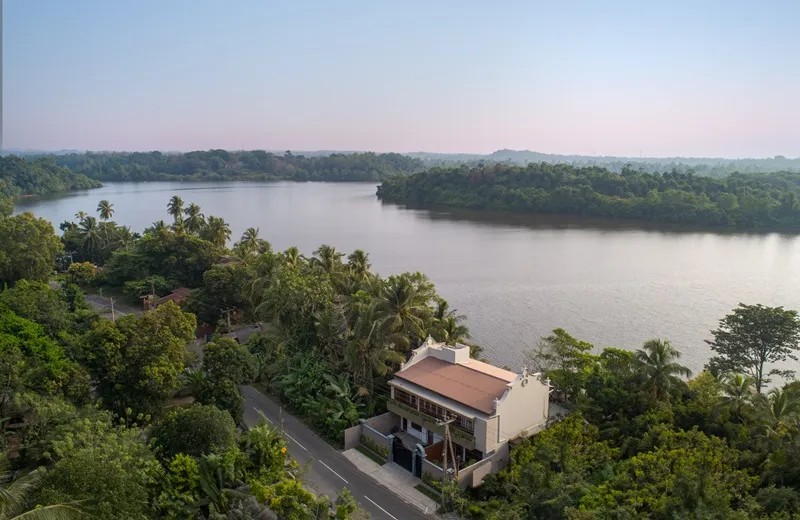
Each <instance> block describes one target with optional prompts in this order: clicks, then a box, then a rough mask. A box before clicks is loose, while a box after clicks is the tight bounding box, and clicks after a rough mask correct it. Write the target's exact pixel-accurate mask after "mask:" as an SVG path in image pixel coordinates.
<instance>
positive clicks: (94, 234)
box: [80, 217, 103, 262]
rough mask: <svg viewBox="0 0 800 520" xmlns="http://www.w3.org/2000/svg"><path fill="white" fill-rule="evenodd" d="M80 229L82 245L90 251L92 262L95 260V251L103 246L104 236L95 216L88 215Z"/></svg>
mask: <svg viewBox="0 0 800 520" xmlns="http://www.w3.org/2000/svg"><path fill="white" fill-rule="evenodd" d="M80 231H81V236H82V238H81V246H82V247H83V249H84V250H85V251H88V253H89V257H90V258H91V260H92V262H94V258H95V253H97V251H99V250H100V249H102V247H103V244H102V240H103V237H102V236H101V232H100V228H99V227H98V225H97V219H95V218H94V217H86V218H85V219H83V221H82V222H81V229H80Z"/></svg>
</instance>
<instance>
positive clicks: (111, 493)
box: [34, 430, 157, 520]
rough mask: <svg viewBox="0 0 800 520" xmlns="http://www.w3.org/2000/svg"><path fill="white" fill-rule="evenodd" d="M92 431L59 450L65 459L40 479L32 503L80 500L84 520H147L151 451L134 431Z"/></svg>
mask: <svg viewBox="0 0 800 520" xmlns="http://www.w3.org/2000/svg"><path fill="white" fill-rule="evenodd" d="M96 433H98V432H92V433H90V434H89V435H90V437H89V438H87V437H81V438H83V439H85V440H86V441H87V442H85V443H81V444H82V445H81V446H75V447H74V448H73V447H70V448H69V449H65V450H64V454H65V455H66V456H65V457H64V458H62V459H61V460H59V461H58V462H57V463H56V464H55V466H53V469H52V470H50V471H48V472H47V473H46V474H45V476H44V477H43V478H42V482H41V486H40V488H39V491H38V493H37V495H36V500H35V502H34V503H57V502H69V501H80V508H81V510H82V511H84V512H85V513H86V516H87V517H88V518H97V519H103V520H105V519H109V520H112V519H113V520H116V519H119V520H123V519H125V520H130V519H147V518H151V517H152V516H151V508H150V491H149V488H150V486H152V485H153V484H154V475H155V471H156V468H157V463H156V461H155V459H154V458H153V455H152V453H150V450H149V449H148V448H147V446H146V445H145V444H144V443H143V442H142V440H141V439H140V435H139V433H138V432H137V431H136V430H123V431H120V432H119V433H116V434H114V435H104V434H103V435H94V434H96ZM92 437H93V438H92ZM73 444H74V443H73Z"/></svg>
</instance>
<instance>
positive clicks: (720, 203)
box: [377, 163, 800, 230]
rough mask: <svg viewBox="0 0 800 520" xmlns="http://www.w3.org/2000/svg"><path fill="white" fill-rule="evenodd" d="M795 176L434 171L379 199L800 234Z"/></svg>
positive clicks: (546, 169)
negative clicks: (795, 231) (788, 231)
mask: <svg viewBox="0 0 800 520" xmlns="http://www.w3.org/2000/svg"><path fill="white" fill-rule="evenodd" d="M799 187H800V173H795V172H776V173H763V174H732V175H730V176H728V177H725V178H721V179H716V178H711V177H703V176H698V175H694V174H692V173H678V172H667V173H663V174H659V173H645V172H642V171H639V170H634V169H632V168H624V169H623V170H622V172H621V173H613V172H611V171H609V170H607V169H604V168H600V167H585V168H578V167H574V166H570V165H567V164H548V163H537V164H529V165H528V166H525V167H518V166H506V165H491V166H483V165H481V166H477V167H474V168H469V167H466V166H462V167H457V168H433V169H431V170H429V171H427V172H423V173H417V174H414V175H411V176H394V177H391V178H389V179H386V180H384V181H383V183H382V184H381V185H380V186H379V187H378V192H377V195H378V197H379V198H380V199H382V200H385V201H390V202H399V203H406V204H432V205H443V206H452V207H464V208H474V209H491V210H501V211H517V212H528V213H558V214H567V215H579V216H592V217H606V218H616V219H631V220H647V221H654V222H664V223H675V224H686V225H695V226H708V227H717V228H734V229H791V230H797V229H800V204H798V196H797V192H798V188H799Z"/></svg>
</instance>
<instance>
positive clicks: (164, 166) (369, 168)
mask: <svg viewBox="0 0 800 520" xmlns="http://www.w3.org/2000/svg"><path fill="white" fill-rule="evenodd" d="M55 160H56V161H57V162H58V164H60V165H63V166H67V167H69V168H70V169H71V170H72V171H74V172H78V173H82V174H86V175H88V176H89V177H92V178H94V179H101V180H116V181H152V180H185V179H193V180H222V179H291V180H297V181H346V182H352V181H373V180H380V179H382V178H385V177H387V176H390V175H394V174H398V173H399V174H403V173H406V174H407V173H411V172H414V171H419V170H421V169H422V161H420V160H419V159H412V158H411V157H408V156H405V155H401V154H396V153H384V154H375V153H372V152H368V153H352V154H339V153H334V154H330V155H320V156H308V157H306V156H303V155H293V154H291V153H286V154H284V155H276V154H273V153H270V152H265V151H263V150H252V151H239V152H229V151H226V150H209V151H195V152H189V153H184V154H169V155H167V154H162V153H161V152H147V153H141V152H134V153H92V152H89V153H84V154H69V155H59V156H56V157H55Z"/></svg>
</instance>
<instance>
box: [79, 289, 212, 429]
mask: <svg viewBox="0 0 800 520" xmlns="http://www.w3.org/2000/svg"><path fill="white" fill-rule="evenodd" d="M195 327H196V324H195V320H194V316H192V315H191V314H185V313H183V312H181V310H180V309H179V308H178V306H177V305H175V304H174V303H172V302H168V303H166V304H164V305H161V306H159V307H158V308H156V309H155V310H153V311H150V312H146V313H145V314H143V315H142V316H141V317H139V318H136V317H134V316H133V315H128V316H125V317H123V318H120V319H119V320H117V322H116V323H110V322H108V321H107V320H102V321H99V322H96V323H95V324H94V325H93V326H92V328H91V330H90V331H89V332H88V333H87V334H86V336H85V338H84V341H83V346H82V352H81V358H82V359H83V360H84V363H85V364H86V366H87V367H88V368H89V370H90V371H91V373H92V376H93V377H94V378H95V380H96V381H97V388H98V391H99V392H100V395H101V396H102V397H103V400H104V402H105V403H106V404H107V406H109V407H110V408H112V409H114V410H116V411H118V412H122V411H124V410H125V409H127V408H131V409H132V410H133V411H134V412H136V413H139V412H143V413H148V414H154V413H157V412H158V411H159V410H160V409H161V407H162V406H163V405H164V403H165V402H166V400H167V399H169V398H170V397H171V396H172V393H173V392H174V391H175V390H177V389H178V387H179V383H180V380H179V376H180V374H181V373H182V372H183V370H184V367H185V362H186V361H187V359H188V356H189V351H188V349H187V345H188V343H189V342H190V341H192V340H193V339H194V330H195Z"/></svg>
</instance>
